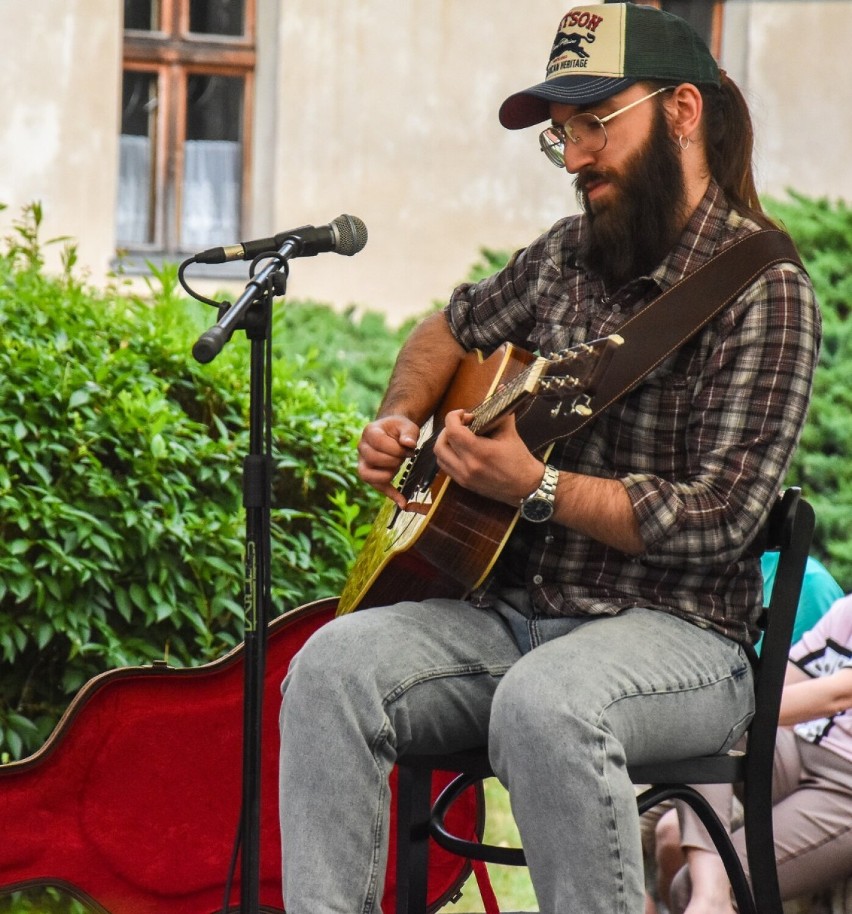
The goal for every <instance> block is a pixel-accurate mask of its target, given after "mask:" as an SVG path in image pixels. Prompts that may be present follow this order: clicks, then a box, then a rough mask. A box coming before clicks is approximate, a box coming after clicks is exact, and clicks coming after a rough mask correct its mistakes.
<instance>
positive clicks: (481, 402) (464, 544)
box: [337, 334, 623, 615]
mask: <svg viewBox="0 0 852 914" xmlns="http://www.w3.org/2000/svg"><path fill="white" fill-rule="evenodd" d="M622 343H623V339H622V338H621V337H620V336H618V335H617V334H612V335H611V336H607V337H603V338H602V339H599V340H594V341H593V342H590V343H583V344H581V345H579V346H575V347H573V348H571V349H567V350H565V351H563V352H561V353H559V354H558V355H557V356H556V357H554V358H552V359H546V358H543V357H541V356H535V355H533V354H532V353H530V352H527V351H526V350H524V349H520V348H518V347H515V346H513V345H511V344H506V345H504V346H502V347H500V348H499V349H498V350H496V351H495V352H494V353H492V354H491V355H490V356H489V357H488V358H483V356H482V354H481V353H480V352H478V351H476V350H474V351H473V352H470V353H468V355H467V356H466V357H465V359H464V360H463V361H462V363H461V365H460V366H459V369H458V371H457V372H456V373H455V376H454V378H453V380H452V382H451V384H450V386H449V389H448V390H447V392H446V394H445V395H444V398H443V400H442V402H441V404H440V406H439V408H438V409H437V410H436V412H435V416H434V417H433V419H432V421H431V422H430V423H427V425H426V427H425V428H424V430H423V433H422V434H421V436H420V441H419V442H418V446H417V449H416V451H415V453H414V455H413V456H412V457H411V458H409V459H408V460H406V461H405V462H404V463H403V465H402V467H401V470H400V473H399V475H398V477H397V479H396V481H395V485H396V487H397V489H398V491H400V492H402V494H403V495H404V496H405V498H406V499H407V501H408V504H407V507H406V508H405V509H404V510H401V509H400V508H399V507H398V506H397V505H396V503H395V502H393V501H392V500H391V499H387V500H386V502H385V503H384V505H383V506H382V507H381V509H380V510H379V513H378V516H377V517H376V520H375V522H374V523H373V526H372V528H371V530H370V532H369V534H368V535H367V539H366V541H365V543H364V546H363V548H362V549H361V551H360V553H359V554H358V556H357V558H356V560H355V563H354V565H353V567H352V570H351V572H350V574H349V577H348V579H347V581H346V584H345V586H344V588H343V592H342V593H341V595H340V600H339V603H338V609H337V614H338V615H343V614H345V613H349V612H352V611H353V610H357V609H365V608H367V607H370V606H382V605H385V604H389V603H396V602H398V601H400V600H424V599H427V598H428V597H454V598H464V597H465V596H467V595H468V594H469V593H470V592H471V591H472V590H474V589H475V588H476V587H478V586H479V585H480V584H481V583H482V582H483V581H484V580H485V578H486V577H487V576H488V573H489V572H490V570H491V568H492V567H493V565H494V562H495V561H496V560H497V557H498V556H499V554H500V552H501V550H502V549H503V546H504V545H505V543H506V541H507V540H508V538H509V535H510V533H511V532H512V530H513V528H514V526H515V524H516V523H517V520H518V517H519V513H520V507H519V506H518V507H514V506H512V505H505V504H502V503H501V502H497V501H494V500H493V499H490V498H485V497H484V496H481V495H477V494H476V493H475V492H471V491H470V490H468V489H465V488H463V487H462V486H460V485H458V484H457V483H455V482H453V481H452V480H451V479H450V478H449V477H448V476H447V475H446V474H444V473H442V472H441V470H440V469H439V468H438V466H437V464H436V462H435V456H434V445H435V440H436V438H437V437H438V434H439V433H440V431H441V428H442V427H443V419H444V417H445V416H446V415H447V413H448V412H451V411H452V410H454V409H461V408H463V409H465V410H467V411H469V412H471V413H472V414H473V420H472V422H471V424H470V428H471V429H472V431H474V432H475V433H476V434H478V435H485V434H488V432H489V431H490V430H491V429H493V428H494V426H495V425H496V424H497V423H498V422H499V421H500V420H501V419H502V418H504V417H505V416H506V415H508V414H509V413H514V414H515V419H516V424H517V428H518V433H519V434H520V436H521V438H522V439H523V441H524V442H525V444H526V445H527V447H529V448H530V450H532V451H533V452H538V453H541V454H542V455H543V456H544V457H546V455H547V453H548V452H549V449H550V447H551V446H552V442H553V440H555V439H556V438H560V437H563V436H564V435H565V434H568V433H572V432H573V431H576V429H577V428H578V427H579V426H580V425H581V424H582V423H583V422H584V421H586V420H587V419H588V417H589V416H590V415H591V413H592V410H591V407H590V403H591V398H592V396H593V395H594V393H595V390H596V388H597V385H598V383H599V381H600V379H601V378H602V376H603V374H604V372H605V371H606V369H607V366H608V365H609V361H610V359H611V358H612V355H613V353H614V351H615V350H616V349H617V348H618V347H619V346H620V345H621V344H622Z"/></svg>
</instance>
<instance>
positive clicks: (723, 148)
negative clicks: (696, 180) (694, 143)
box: [700, 70, 773, 227]
mask: <svg viewBox="0 0 852 914" xmlns="http://www.w3.org/2000/svg"><path fill="white" fill-rule="evenodd" d="M700 90H701V95H702V98H703V100H704V145H705V148H706V151H707V164H708V165H709V167H710V174H711V176H712V177H713V179H714V180H715V181H716V183H717V184H718V185H719V186H720V187H721V188H722V190H723V191H724V193H725V196H726V197H727V198H728V202H729V203H730V204H731V205H732V206H733V207H734V208H736V209H737V210H739V211H740V212H741V213H742V214H743V215H745V216H748V217H750V218H751V219H753V220H754V221H755V222H757V223H758V224H760V225H763V226H767V227H768V226H771V225H773V223H772V220H771V219H769V217H768V216H766V215H765V213H764V212H763V207H762V206H761V203H760V199H759V197H758V195H757V188H756V186H755V182H754V171H753V168H752V152H753V150H754V128H753V127H752V122H751V114H750V112H749V110H748V105H747V104H746V100H745V99H744V98H743V95H742V93H741V92H740V90H739V88H738V87H737V84H736V83H735V82H734V81H733V80H732V79H731V78H730V77H729V76H728V74H727V73H726V72H725V71H724V70H722V82H721V85H720V86H719V87H718V88H717V87H716V86H710V87H708V86H701V87H700Z"/></svg>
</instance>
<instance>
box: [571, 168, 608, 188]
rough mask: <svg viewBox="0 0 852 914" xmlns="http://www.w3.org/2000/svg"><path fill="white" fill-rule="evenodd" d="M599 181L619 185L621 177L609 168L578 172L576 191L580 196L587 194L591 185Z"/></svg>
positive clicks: (575, 183)
mask: <svg viewBox="0 0 852 914" xmlns="http://www.w3.org/2000/svg"><path fill="white" fill-rule="evenodd" d="M597 181H608V182H609V183H610V184H618V183H619V177H618V175H617V174H615V172H613V171H611V170H610V169H608V168H587V169H584V170H583V171H580V172H577V174H576V175H575V176H574V190H575V191H577V193H578V194H585V193H586V191H587V190H588V188H589V185H590V184H595V183H596V182H597Z"/></svg>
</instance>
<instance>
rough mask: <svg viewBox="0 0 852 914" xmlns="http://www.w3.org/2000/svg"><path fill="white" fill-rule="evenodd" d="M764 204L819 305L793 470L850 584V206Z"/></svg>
mask: <svg viewBox="0 0 852 914" xmlns="http://www.w3.org/2000/svg"><path fill="white" fill-rule="evenodd" d="M767 209H768V211H769V212H770V213H771V215H772V216H774V217H775V218H776V219H779V220H780V221H781V222H782V223H783V224H784V226H785V228H786V229H787V230H788V231H789V232H790V234H791V235H792V236H793V238H794V240H795V241H796V244H797V246H798V248H799V252H800V253H801V255H802V259H803V261H804V263H805V265H806V267H807V268H808V272H809V273H810V276H811V279H812V281H813V284H814V289H815V290H816V294H817V299H818V300H819V303H820V307H821V309H822V318H823V343H822V351H821V353H820V362H819V368H818V370H817V373H816V377H815V379H814V393H813V399H812V401H811V408H810V413H809V415H808V420H807V423H806V425H805V429H804V432H803V433H802V441H801V444H800V446H799V449H798V451H797V452H796V455H795V457H794V458H793V464H792V466H791V468H790V473H789V475H788V483H789V484H790V485H800V486H802V489H803V490H804V493H805V495H806V496H807V497H808V499H809V500H810V501H811V502H812V503H813V505H814V509H815V511H816V518H817V526H816V533H815V536H814V548H813V553H814V554H815V555H817V556H818V557H819V558H821V559H822V560H823V561H824V562H825V564H826V565H827V566H828V568H829V569H830V570H831V572H832V574H833V575H834V576H835V577H836V578H837V580H838V581H839V583H840V585H841V587H842V588H843V589H844V591H846V592H849V591H850V590H852V538H850V536H849V531H850V530H852V453H850V447H849V445H850V442H852V320H850V313H851V312H852V247H850V240H849V239H850V238H852V209H850V208H849V206H848V205H847V204H845V203H843V202H842V201H841V202H835V203H831V202H829V201H828V200H824V199H822V200H811V199H808V198H807V197H803V196H801V195H800V194H796V193H793V192H790V194H789V197H788V199H786V200H783V201H781V200H769V201H767Z"/></svg>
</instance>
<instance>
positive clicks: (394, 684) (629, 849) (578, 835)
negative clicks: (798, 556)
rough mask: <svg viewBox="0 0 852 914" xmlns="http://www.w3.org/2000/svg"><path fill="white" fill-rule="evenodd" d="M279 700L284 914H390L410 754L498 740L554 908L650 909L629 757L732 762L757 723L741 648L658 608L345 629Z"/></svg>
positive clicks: (398, 616) (500, 608)
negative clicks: (581, 616) (394, 813)
mask: <svg viewBox="0 0 852 914" xmlns="http://www.w3.org/2000/svg"><path fill="white" fill-rule="evenodd" d="M518 598H519V595H518V594H515V595H514V596H513V600H514V601H517V599H518ZM521 599H522V598H521ZM283 691H284V701H283V705H282V712H281V734H282V739H281V783H280V788H281V790H280V798H281V833H282V852H283V878H284V904H285V907H286V910H287V914H372V912H378V911H379V910H380V908H379V905H380V902H381V897H382V889H383V881H384V874H385V868H386V862H387V843H388V820H389V803H390V796H389V790H388V776H389V774H390V772H391V769H392V768H393V765H394V762H395V760H396V758H397V756H401V755H403V754H404V753H406V752H445V751H452V750H458V749H465V748H470V747H473V746H477V745H482V744H484V743H485V741H486V740H487V741H488V743H489V746H490V753H491V761H492V764H493V766H494V770H495V772H496V773H497V775H498V777H499V778H500V780H501V781H502V782H503V783H504V784H505V785H506V787H507V788H508V790H509V795H510V798H511V803H512V811H513V814H514V817H515V820H516V822H517V824H518V828H519V830H520V833H521V839H522V841H523V845H524V848H525V851H526V855H527V860H528V863H529V868H530V874H531V877H532V881H533V885H534V888H535V892H536V896H537V898H538V903H539V905H540V910H541V911H542V912H546V914H596V912H600V914H641V912H642V911H643V908H644V880H643V866H642V851H641V843H640V837H639V816H638V812H637V808H636V799H635V791H634V788H633V785H632V784H631V782H630V780H629V778H628V777H627V772H626V769H625V764H626V762H627V761H628V760H629V761H630V762H631V763H639V762H648V761H652V760H662V759H667V758H677V757H684V756H689V755H697V754H703V753H713V752H720V751H723V750H725V749H727V748H728V747H729V746H731V745H732V744H733V743H734V742H736V740H737V739H738V737H739V736H740V735H741V734H742V732H743V731H744V729H745V727H746V725H747V723H748V721H749V719H750V717H751V715H752V712H753V695H752V678H751V668H750V664H749V662H748V660H747V658H746V656H745V654H744V652H743V651H742V649H741V648H739V647H738V646H737V645H736V644H734V643H733V642H731V641H728V640H726V639H724V638H722V637H720V636H718V635H716V634H713V633H712V632H709V631H705V630H702V629H699V628H698V627H696V626H694V625H692V624H690V623H688V622H684V621H682V620H680V619H677V618H675V617H674V616H670V615H667V614H665V613H662V612H660V611H657V610H648V609H631V610H627V611H625V612H622V613H621V614H620V615H618V616H613V617H610V616H606V617H595V618H593V619H591V620H576V619H552V620H550V619H532V620H528V619H527V618H525V617H524V616H522V615H521V614H520V613H519V612H517V611H516V610H515V609H514V608H513V607H512V606H511V605H509V603H505V602H503V603H498V604H497V605H496V606H495V607H493V608H488V609H481V608H477V607H474V606H471V605H470V604H468V603H463V602H459V601H455V600H430V601H427V602H425V603H401V604H398V605H396V606H390V607H382V608H377V609H369V610H363V611H361V612H357V613H354V614H352V615H348V616H343V617H341V618H339V619H335V620H334V621H332V622H330V623H329V624H328V625H326V626H324V627H323V628H322V629H320V630H319V631H318V632H316V633H315V634H314V635H313V637H312V638H310V639H309V641H308V642H307V643H306V644H305V646H304V647H303V649H302V650H301V651H300V652H299V653H298V655H297V656H296V657H295V658H294V660H293V663H292V665H291V668H290V672H289V674H288V676H287V678H286V680H285V682H284V686H283ZM386 914H392V912H386Z"/></svg>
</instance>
